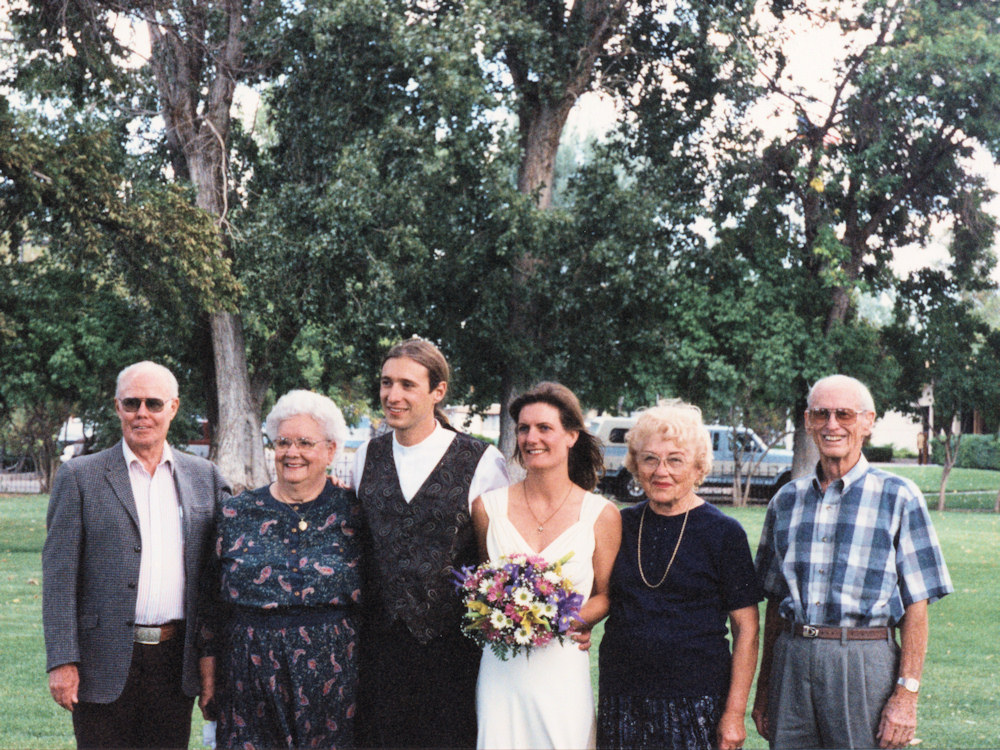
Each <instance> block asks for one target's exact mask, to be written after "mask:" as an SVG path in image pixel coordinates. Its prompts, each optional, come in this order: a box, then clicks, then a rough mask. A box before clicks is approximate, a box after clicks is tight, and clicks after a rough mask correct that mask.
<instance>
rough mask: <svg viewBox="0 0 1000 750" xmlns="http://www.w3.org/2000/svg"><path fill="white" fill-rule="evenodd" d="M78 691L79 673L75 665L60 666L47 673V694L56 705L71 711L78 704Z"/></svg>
mask: <svg viewBox="0 0 1000 750" xmlns="http://www.w3.org/2000/svg"><path fill="white" fill-rule="evenodd" d="M79 689H80V671H79V670H78V669H77V668H76V664H61V665H59V666H58V667H56V668H55V669H53V670H52V671H51V672H49V692H50V693H52V697H53V698H54V699H55V701H56V703H58V704H59V705H60V706H62V707H63V708H65V709H66V710H67V711H72V710H73V706H75V705H76V704H77V703H78V702H79V698H78V697H77V691H78V690H79Z"/></svg>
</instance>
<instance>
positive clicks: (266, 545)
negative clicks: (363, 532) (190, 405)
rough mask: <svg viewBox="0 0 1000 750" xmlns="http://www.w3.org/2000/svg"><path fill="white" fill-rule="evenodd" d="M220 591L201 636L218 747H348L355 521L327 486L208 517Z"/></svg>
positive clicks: (350, 502)
mask: <svg viewBox="0 0 1000 750" xmlns="http://www.w3.org/2000/svg"><path fill="white" fill-rule="evenodd" d="M216 522H217V539H216V561H217V563H218V566H219V569H218V578H217V579H216V580H218V581H219V584H220V587H219V591H218V592H217V594H218V595H217V597H216V606H214V607H213V608H212V614H211V615H209V616H208V618H207V620H206V622H205V623H204V624H203V628H202V638H203V643H204V644H205V645H206V650H207V651H208V652H209V653H215V654H216V655H217V658H218V662H217V663H218V668H217V670H216V673H217V682H218V683H219V684H218V685H217V687H216V695H217V701H218V704H219V724H218V728H217V732H216V739H217V742H218V746H219V747H220V748H247V749H250V748H279V747H286V748H293V747H294V748H306V747H324V748H333V747H351V746H352V745H353V744H354V738H353V723H354V721H353V719H354V710H355V694H356V686H357V665H356V661H355V656H356V649H357V629H356V627H355V613H354V606H355V605H356V604H358V603H359V601H360V586H361V573H360V563H359V556H360V533H359V532H360V525H361V513H360V509H359V506H358V503H357V500H356V498H355V496H354V493H353V492H351V491H349V490H344V489H340V488H336V487H333V485H331V484H327V485H326V487H325V489H324V490H323V492H322V493H321V494H320V496H319V497H318V498H316V499H315V500H313V501H311V502H308V503H302V504H300V505H291V506H289V505H285V504H284V503H281V502H279V501H278V500H276V499H275V498H273V497H272V496H271V493H270V491H269V488H268V487H261V488H259V489H257V490H253V491H249V492H244V493H243V494H242V495H239V496H238V497H234V498H231V499H230V500H227V501H226V502H224V503H223V504H221V505H220V507H219V508H218V509H217V511H216Z"/></svg>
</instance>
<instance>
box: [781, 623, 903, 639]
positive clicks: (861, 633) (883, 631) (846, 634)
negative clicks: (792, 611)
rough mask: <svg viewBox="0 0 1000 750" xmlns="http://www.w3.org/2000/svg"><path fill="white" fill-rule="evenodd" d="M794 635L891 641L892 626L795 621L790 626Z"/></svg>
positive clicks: (790, 630)
mask: <svg viewBox="0 0 1000 750" xmlns="http://www.w3.org/2000/svg"><path fill="white" fill-rule="evenodd" d="M788 630H789V632H790V633H791V634H792V635H795V636H798V637H800V638H822V639H824V640H837V641H841V640H845V641H889V640H892V628H887V627H882V628H831V627H826V626H825V625H802V624H800V623H797V622H796V623H793V624H791V625H790V626H789V628H788Z"/></svg>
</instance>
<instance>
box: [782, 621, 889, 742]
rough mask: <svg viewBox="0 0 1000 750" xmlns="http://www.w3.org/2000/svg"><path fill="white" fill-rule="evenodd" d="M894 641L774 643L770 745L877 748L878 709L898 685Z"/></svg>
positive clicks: (787, 638) (785, 638)
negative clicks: (771, 733)
mask: <svg viewBox="0 0 1000 750" xmlns="http://www.w3.org/2000/svg"><path fill="white" fill-rule="evenodd" d="M898 666H899V646H897V645H896V643H895V641H890V640H884V641H839V640H821V639H819V638H801V637H795V636H792V635H791V634H790V633H787V632H784V633H781V635H779V636H778V640H777V641H776V642H775V644H774V662H773V668H772V671H771V684H770V692H769V699H768V707H769V712H770V716H769V719H770V724H771V729H772V732H773V738H772V740H771V747H772V748H773V749H774V750H781V749H782V748H798V749H804V748H876V747H878V740H876V739H875V734H876V732H878V725H879V722H880V721H881V718H882V709H883V708H884V707H885V704H886V701H888V700H889V696H890V695H892V691H893V690H894V689H895V687H896V672H897V669H898Z"/></svg>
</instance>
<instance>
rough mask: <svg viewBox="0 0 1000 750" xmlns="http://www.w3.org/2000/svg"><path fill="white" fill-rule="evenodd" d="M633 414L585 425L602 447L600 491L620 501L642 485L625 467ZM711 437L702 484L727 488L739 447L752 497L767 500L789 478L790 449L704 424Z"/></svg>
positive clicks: (747, 432)
mask: <svg viewBox="0 0 1000 750" xmlns="http://www.w3.org/2000/svg"><path fill="white" fill-rule="evenodd" d="M635 420H636V417H597V418H596V419H593V420H591V421H590V423H589V425H588V427H589V428H590V431H591V432H593V433H594V435H596V436H597V438H598V439H599V440H600V441H601V444H602V446H603V448H604V476H603V477H602V478H601V482H600V489H601V491H602V492H605V493H607V494H611V495H614V497H616V498H617V499H618V500H620V501H622V502H633V503H634V502H637V501H639V500H641V499H642V497H643V492H642V487H640V486H639V483H638V482H636V481H635V480H634V479H633V478H632V475H631V474H630V473H629V471H628V469H626V468H625V463H624V462H625V454H626V453H627V452H628V447H627V445H626V442H625V436H626V435H627V434H628V431H629V430H630V429H632V425H634V424H635ZM708 431H709V434H710V435H711V436H712V472H711V474H709V475H708V476H707V477H706V478H705V486H706V487H731V486H732V483H733V476H734V474H735V471H736V456H735V455H734V452H735V451H736V450H737V449H738V448H740V447H741V446H742V453H741V455H740V467H741V472H740V473H741V475H742V477H743V478H744V479H745V477H746V475H747V473H748V472H749V471H750V470H751V469H753V475H752V476H751V478H750V494H751V496H752V497H756V498H762V499H765V500H766V499H770V498H771V496H773V495H774V493H775V492H777V491H778V490H779V489H780V488H781V486H782V485H784V484H785V483H786V482H788V481H789V480H790V479H791V478H792V452H791V451H790V450H786V449H784V448H771V449H768V447H767V444H766V443H765V442H764V441H763V440H761V438H760V437H759V436H758V435H757V433H755V432H754V431H753V430H751V429H750V428H748V427H731V426H729V425H719V424H712V425H708Z"/></svg>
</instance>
